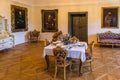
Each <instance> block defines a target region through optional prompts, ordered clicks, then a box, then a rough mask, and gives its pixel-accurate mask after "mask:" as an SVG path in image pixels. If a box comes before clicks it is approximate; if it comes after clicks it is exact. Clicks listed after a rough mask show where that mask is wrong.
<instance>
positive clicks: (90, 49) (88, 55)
mask: <svg viewBox="0 0 120 80" xmlns="http://www.w3.org/2000/svg"><path fill="white" fill-rule="evenodd" d="M93 49H94V41H92V42H91V43H90V44H89V47H88V49H87V50H86V52H85V55H86V61H85V63H90V69H91V71H92V65H91V62H92V54H93Z"/></svg>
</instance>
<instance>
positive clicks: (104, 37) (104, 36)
mask: <svg viewBox="0 0 120 80" xmlns="http://www.w3.org/2000/svg"><path fill="white" fill-rule="evenodd" d="M97 37H98V43H99V45H100V46H101V45H111V46H112V47H114V46H118V45H120V33H113V32H111V31H107V32H104V33H98V34H97Z"/></svg>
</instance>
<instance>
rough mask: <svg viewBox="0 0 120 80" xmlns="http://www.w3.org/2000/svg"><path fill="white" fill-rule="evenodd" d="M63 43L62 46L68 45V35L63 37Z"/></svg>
mask: <svg viewBox="0 0 120 80" xmlns="http://www.w3.org/2000/svg"><path fill="white" fill-rule="evenodd" d="M63 42H64V44H68V43H70V36H69V34H65V35H63Z"/></svg>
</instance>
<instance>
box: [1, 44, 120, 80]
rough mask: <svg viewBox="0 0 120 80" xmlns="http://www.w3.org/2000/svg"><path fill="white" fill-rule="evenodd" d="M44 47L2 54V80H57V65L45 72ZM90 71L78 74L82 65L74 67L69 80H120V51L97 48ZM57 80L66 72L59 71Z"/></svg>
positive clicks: (24, 47) (30, 46) (19, 47)
mask: <svg viewBox="0 0 120 80" xmlns="http://www.w3.org/2000/svg"><path fill="white" fill-rule="evenodd" d="M43 48H44V46H43V43H42V42H38V43H24V44H20V45H17V46H15V48H12V49H7V50H4V51H0V80H53V75H54V63H53V62H52V60H51V62H52V63H51V66H50V70H49V71H47V70H45V68H46V63H45V60H44V58H43V56H42V55H43ZM92 69H93V72H90V71H89V67H84V66H83V67H82V74H83V75H82V76H79V74H78V64H77V63H74V65H73V71H72V73H70V72H69V68H68V70H67V80H120V47H119V48H110V47H104V48H99V47H95V50H94V53H93V62H92ZM57 80H63V70H62V69H58V74H57Z"/></svg>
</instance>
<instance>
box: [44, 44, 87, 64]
mask: <svg viewBox="0 0 120 80" xmlns="http://www.w3.org/2000/svg"><path fill="white" fill-rule="evenodd" d="M59 46H61V47H63V48H65V49H66V50H68V57H71V58H80V59H81V61H82V62H84V61H85V60H86V56H85V50H86V49H87V48H88V46H87V43H86V42H78V43H75V44H69V45H62V44H59ZM55 47H56V45H53V44H50V45H48V46H46V47H45V48H44V53H43V57H45V56H46V55H51V56H53V51H52V50H53V48H55Z"/></svg>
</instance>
